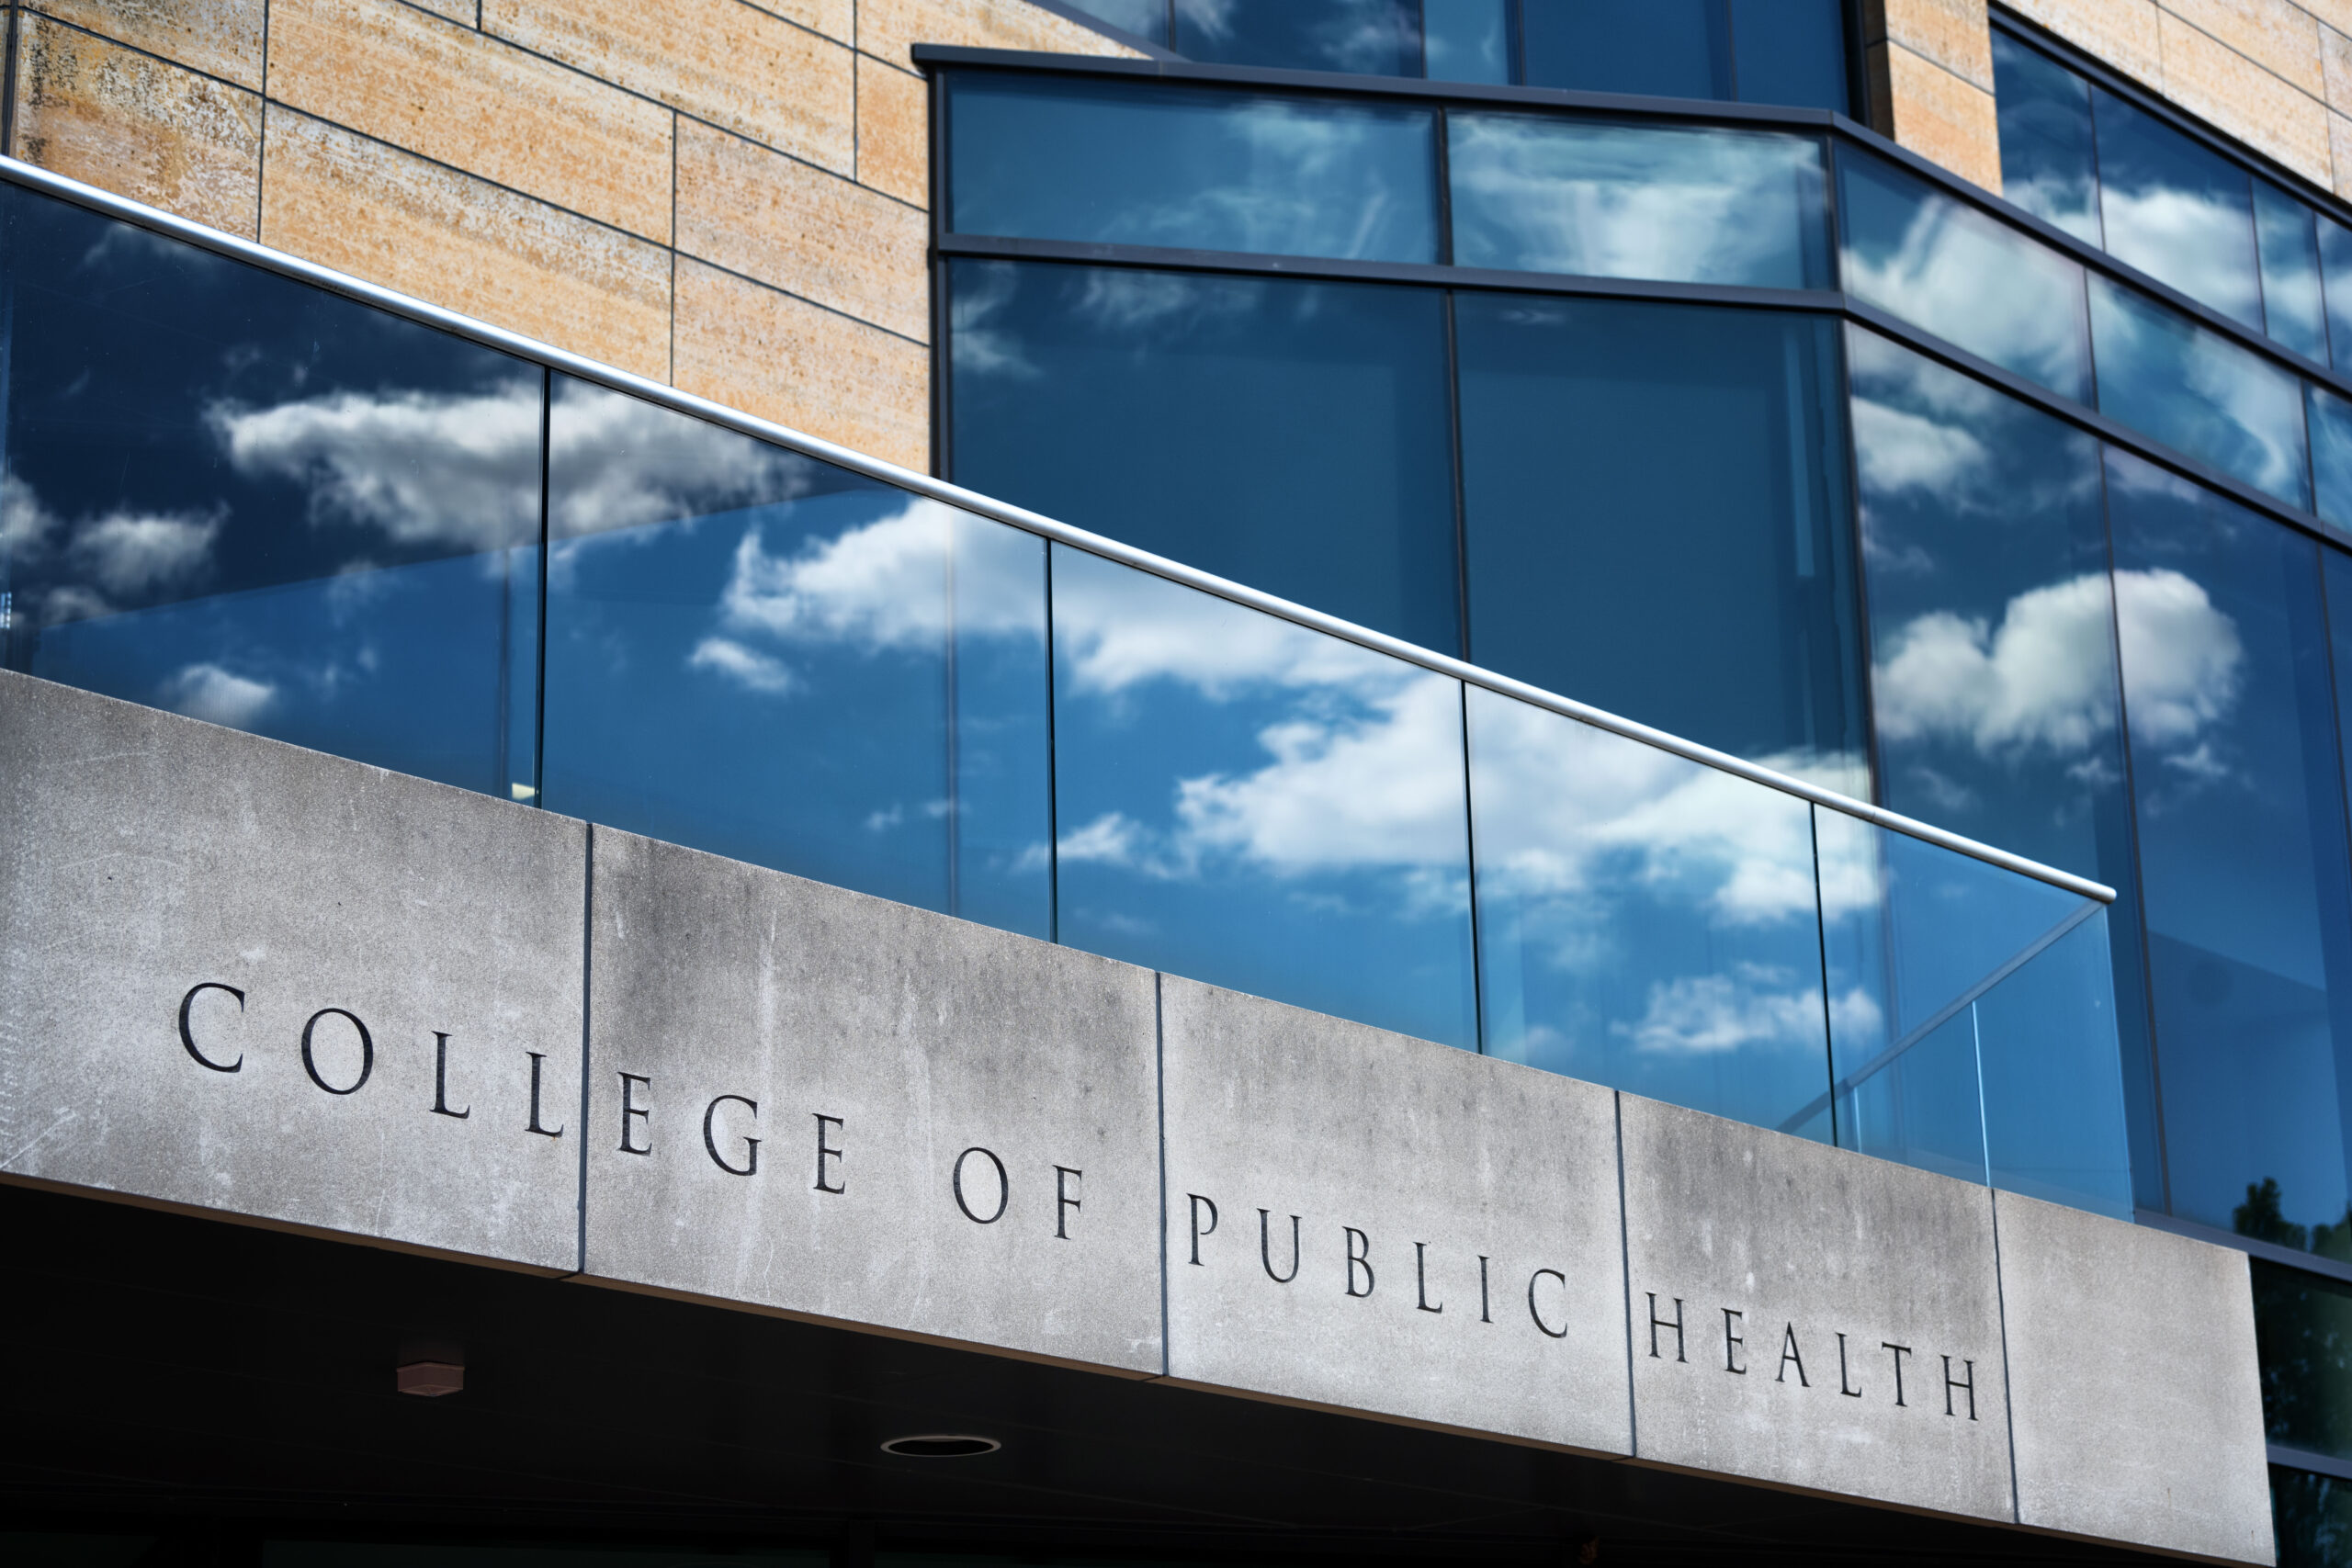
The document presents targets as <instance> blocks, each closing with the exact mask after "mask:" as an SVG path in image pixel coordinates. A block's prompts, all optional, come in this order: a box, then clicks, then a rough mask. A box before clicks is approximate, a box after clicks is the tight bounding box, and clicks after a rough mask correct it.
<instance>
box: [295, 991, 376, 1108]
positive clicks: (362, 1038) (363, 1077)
mask: <svg viewBox="0 0 2352 1568" xmlns="http://www.w3.org/2000/svg"><path fill="white" fill-rule="evenodd" d="M322 1018H342V1019H348V1020H349V1021H351V1027H352V1028H354V1029H356V1030H357V1031H359V1077H357V1078H356V1079H354V1080H353V1082H352V1085H351V1087H350V1088H349V1089H337V1088H335V1087H334V1085H333V1084H331V1083H329V1082H327V1080H326V1079H324V1078H322V1077H319V1064H318V1062H317V1061H316V1060H315V1059H313V1058H312V1056H311V1031H312V1030H314V1029H316V1028H318V1026H319V1020H321V1019H322ZM302 1070H303V1071H304V1072H306V1073H308V1074H310V1075H311V1082H312V1083H314V1084H316V1085H318V1086H319V1087H320V1088H321V1089H324V1090H326V1091H327V1092H328V1093H329V1094H357V1093H358V1092H359V1091H360V1089H363V1088H365V1087H366V1086H367V1083H368V1074H370V1073H372V1072H374V1071H375V1070H376V1041H375V1037H374V1036H373V1035H371V1034H369V1033H368V1026H367V1025H366V1024H364V1023H362V1022H360V1021H359V1015H358V1014H357V1013H356V1012H353V1011H351V1010H348V1009H346V1008H321V1009H320V1010H318V1011H316V1012H314V1013H312V1014H311V1021H309V1022H308V1023H306V1024H304V1025H303V1026H302Z"/></svg>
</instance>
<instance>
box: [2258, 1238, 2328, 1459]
mask: <svg viewBox="0 0 2352 1568" xmlns="http://www.w3.org/2000/svg"><path fill="white" fill-rule="evenodd" d="M2263 1239H2264V1240H2275V1241H2278V1242H2280V1243H2282V1244H2283V1245H2287V1246H2292V1247H2295V1248H2296V1249H2297V1250H2299V1251H2301V1250H2305V1249H2306V1248H2305V1244H2306V1242H2308V1241H2310V1240H2311V1239H2312V1238H2310V1237H2308V1236H2293V1235H2273V1236H2265V1237H2264V1238H2263ZM2348 1243H2352V1235H2345V1234H2342V1233H2341V1232H2340V1231H2339V1230H2338V1229H2337V1227H2334V1226H2331V1227H2329V1235H2327V1236H2326V1237H2325V1238H2324V1239H2323V1240H2321V1241H2320V1242H2319V1244H2318V1245H2316V1246H2312V1247H2309V1248H2308V1250H2311V1251H2314V1252H2319V1253H2321V1254H2323V1255H2324V1256H2327V1257H2331V1258H2335V1259H2336V1260H2337V1261H2338V1262H2352V1258H2347V1257H2346V1250H2347V1244H2348ZM2253 1268H2254V1334H2255V1340H2256V1344H2257V1346H2258V1347H2259V1348H2260V1352H2261V1359H2262V1416H2263V1427H2264V1428H2265V1435H2266V1436H2267V1437H2268V1438H2269V1439H2270V1440H2271V1441H2272V1442H2274V1443H2284V1444H2286V1445H2287V1446H2288V1447H2290V1448H2297V1449H2302V1450H2306V1451H2307V1452H2311V1453H2317V1454H2326V1455H2328V1456H2329V1457H2330V1458H2333V1459H2343V1460H2352V1283H2347V1282H2346V1281H2345V1280H2330V1279H2326V1278H2324V1277H2322V1276H2320V1275H2316V1274H2306V1273H2304V1272H2302V1271H2301V1269H2282V1268H2280V1267H2279V1266H2278V1265H2277V1264H2275V1263H2270V1262H2266V1261H2264V1260H2262V1259H2259V1258H2257V1259H2256V1260H2255V1262H2254V1265H2253Z"/></svg>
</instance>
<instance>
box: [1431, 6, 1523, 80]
mask: <svg viewBox="0 0 2352 1568" xmlns="http://www.w3.org/2000/svg"><path fill="white" fill-rule="evenodd" d="M1421 48H1422V51H1423V53H1424V56H1425V65H1426V68H1427V70H1428V73H1429V77H1430V80H1431V81H1433V82H1487V83H1505V82H1509V81H1510V0H1421Z"/></svg>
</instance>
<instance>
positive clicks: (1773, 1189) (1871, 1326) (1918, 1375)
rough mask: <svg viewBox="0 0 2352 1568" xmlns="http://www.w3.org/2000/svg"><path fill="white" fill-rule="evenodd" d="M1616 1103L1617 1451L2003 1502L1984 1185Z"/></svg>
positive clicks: (1852, 1490)
mask: <svg viewBox="0 0 2352 1568" xmlns="http://www.w3.org/2000/svg"><path fill="white" fill-rule="evenodd" d="M1620 1105H1621V1109H1622V1116H1623V1138H1624V1158H1625V1245H1626V1256H1627V1265H1626V1268H1627V1273H1628V1275H1629V1276H1630V1284H1631V1292H1630V1295H1629V1306H1630V1309H1631V1310H1630V1319H1631V1323H1632V1326H1633V1363H1634V1451H1635V1452H1636V1454H1638V1455H1639V1457H1641V1458H1643V1459H1645V1460H1655V1461H1658V1462H1660V1463H1663V1464H1670V1465H1674V1466H1677V1467H1679V1468H1685V1469H1690V1470H1698V1471H1707V1472H1714V1473H1718V1474H1727V1475H1744V1476H1749V1477H1752V1478H1754V1479H1756V1480H1758V1481H1765V1482H1770V1483H1775V1484H1779V1485H1786V1486H1798V1487H1804V1488H1806V1489H1808V1490H1812V1491H1819V1492H1831V1493H1840V1494H1845V1495H1851V1496H1858V1497H1867V1498H1871V1499H1874V1500H1876V1501H1879V1502H1884V1503H1894V1504H1899V1505H1901V1506H1905V1507H1913V1508H1925V1509H1930V1510H1933V1511H1935V1512H1938V1513H1946V1514H1961V1515H1967V1516H1970V1517H1976V1518H1985V1519H2001V1520H2007V1519H2009V1518H2011V1517H2012V1512H2011V1498H2010V1486H2009V1445H2008V1411H2007V1395H2006V1393H2005V1392H2004V1376H2003V1370H2002V1356H2001V1315H2000V1311H2001V1309H2000V1300H1999V1292H1998V1287H1997V1284H1996V1271H1995V1269H1996V1266H1995V1256H1994V1247H1993V1206H1992V1196H1991V1193H1990V1191H1989V1190H1987V1189H1985V1188H1983V1187H1977V1186H1973V1185H1970V1184H1968V1183H1966V1182H1961V1181H1953V1180H1951V1179H1946V1178H1944V1177H1940V1176H1932V1175H1929V1174H1928V1173H1927V1172H1925V1171H1919V1170H1913V1169H1911V1168H1907V1167H1905V1166H1899V1165H1892V1164H1889V1163H1887V1162H1885V1161H1883V1160H1875V1159H1871V1158H1869V1157H1867V1156H1861V1155H1857V1154H1852V1153H1849V1152H1846V1151H1843V1150H1839V1149H1833V1148H1826V1147H1824V1146H1823V1145H1819V1144H1814V1143H1808V1142H1806V1141H1805V1140H1804V1139H1802V1138H1794V1137H1790V1136H1787V1135H1785V1134H1780V1133H1771V1132H1767V1131H1765V1130H1763V1129H1762V1128H1758V1127H1750V1126H1747V1125H1744V1124H1742V1123H1739V1122H1725V1121H1722V1120H1719V1119H1717V1118H1715V1117H1712V1116H1702V1115H1701V1114H1700V1113H1699V1112H1697V1111H1684V1110H1680V1109H1679V1108H1677V1107H1674V1106H1669V1105H1661V1104H1658V1103H1657V1102H1656V1101H1653V1100H1640V1099H1636V1098H1635V1097H1634V1096H1632V1095H1626V1096H1624V1097H1623V1099H1622V1100H1621V1101H1620ZM1678 1319H1679V1323H1680V1325H1681V1326H1680V1331H1679V1334H1678V1332H1677V1329H1676V1326H1675V1325H1676V1322H1677V1321H1678ZM1654 1320H1658V1321H1654ZM1898 1380H1899V1381H1898ZM1948 1380H1949V1381H1950V1382H1959V1383H1962V1384H1964V1385H1967V1386H1965V1387H1960V1388H1954V1387H1951V1386H1948Z"/></svg>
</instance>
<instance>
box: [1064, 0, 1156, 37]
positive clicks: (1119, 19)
mask: <svg viewBox="0 0 2352 1568" xmlns="http://www.w3.org/2000/svg"><path fill="white" fill-rule="evenodd" d="M1066 3H1067V4H1068V5H1069V6H1072V7H1073V8H1075V9H1077V10H1080V11H1083V12H1085V13H1086V14H1087V15H1088V16H1090V17H1099V18H1101V19H1102V20H1103V21H1106V22H1108V23H1110V24H1111V25H1112V26H1113V27H1114V28H1122V29H1124V30H1125V31H1127V32H1131V33H1133V34H1135V35H1136V37H1137V38H1139V39H1148V41H1150V42H1152V43H1157V44H1165V43H1166V42H1167V41H1168V0H1066Z"/></svg>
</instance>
